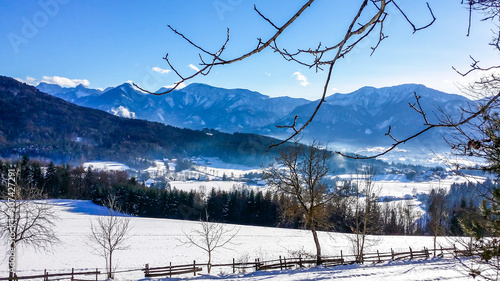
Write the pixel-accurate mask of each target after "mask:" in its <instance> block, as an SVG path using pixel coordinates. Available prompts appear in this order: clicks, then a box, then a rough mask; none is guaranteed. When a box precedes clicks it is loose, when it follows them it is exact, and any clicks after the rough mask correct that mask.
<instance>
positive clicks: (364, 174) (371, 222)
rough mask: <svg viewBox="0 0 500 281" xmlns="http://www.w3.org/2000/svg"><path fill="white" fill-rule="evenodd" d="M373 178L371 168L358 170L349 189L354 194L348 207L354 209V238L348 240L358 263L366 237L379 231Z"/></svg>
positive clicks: (352, 228) (376, 189)
mask: <svg viewBox="0 0 500 281" xmlns="http://www.w3.org/2000/svg"><path fill="white" fill-rule="evenodd" d="M374 176H375V171H374V169H373V167H371V166H366V167H363V168H360V169H358V172H357V179H355V180H353V181H351V183H352V184H353V185H354V186H353V188H352V189H351V190H353V191H354V194H353V196H351V203H350V204H349V205H350V206H352V207H354V210H353V212H354V225H353V226H351V231H352V232H353V233H354V236H351V237H350V239H351V242H352V244H353V248H354V253H355V255H356V256H357V260H358V261H359V262H363V253H364V250H365V246H366V239H367V237H366V236H367V235H368V234H374V233H376V232H377V231H379V230H380V229H381V225H380V219H379V218H380V209H379V206H378V204H377V202H378V198H379V194H380V188H378V187H376V186H375V184H374V182H373V177H374Z"/></svg>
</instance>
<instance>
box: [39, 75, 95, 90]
mask: <svg viewBox="0 0 500 281" xmlns="http://www.w3.org/2000/svg"><path fill="white" fill-rule="evenodd" d="M41 82H45V83H47V84H57V85H59V86H61V87H76V86H78V85H80V84H82V85H83V86H85V87H88V86H89V85H90V82H89V80H87V79H69V78H66V77H60V76H51V77H50V76H43V77H42V81H41Z"/></svg>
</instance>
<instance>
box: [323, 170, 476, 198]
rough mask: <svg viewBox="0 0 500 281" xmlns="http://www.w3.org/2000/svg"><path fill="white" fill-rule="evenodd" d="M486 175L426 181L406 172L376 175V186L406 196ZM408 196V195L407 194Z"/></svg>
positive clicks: (386, 192) (384, 192) (388, 193)
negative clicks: (415, 178) (418, 180)
mask: <svg viewBox="0 0 500 281" xmlns="http://www.w3.org/2000/svg"><path fill="white" fill-rule="evenodd" d="M333 177H334V178H335V177H338V178H340V179H356V178H357V176H356V175H351V174H344V175H335V176H333ZM484 180H485V178H484V177H473V176H467V177H463V176H447V177H446V178H444V179H439V180H438V179H434V180H431V181H425V182H416V181H409V180H408V179H407V178H406V176H405V175H404V174H387V175H377V176H374V179H373V183H374V184H375V187H377V188H380V196H393V197H396V198H405V195H412V194H413V193H415V192H416V193H429V192H430V191H431V190H432V189H433V188H444V189H445V190H449V189H450V187H451V185H452V184H453V183H465V182H468V181H484ZM406 197H408V196H406Z"/></svg>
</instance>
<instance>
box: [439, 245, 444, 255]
mask: <svg viewBox="0 0 500 281" xmlns="http://www.w3.org/2000/svg"><path fill="white" fill-rule="evenodd" d="M440 247H441V257H444V253H443V246H440Z"/></svg>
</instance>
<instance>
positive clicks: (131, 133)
mask: <svg viewBox="0 0 500 281" xmlns="http://www.w3.org/2000/svg"><path fill="white" fill-rule="evenodd" d="M42 87H45V89H46V90H50V89H52V90H53V89H56V88H57V87H52V88H50V87H51V86H47V85H42ZM49 88H50V89H49ZM77 88H78V87H77ZM125 89H127V88H126V87H125ZM56 90H60V89H56ZM64 90H65V91H66V94H68V95H70V96H72V97H73V98H79V99H82V98H88V97H90V96H95V97H97V98H99V99H100V100H101V101H104V99H103V98H104V97H106V96H103V95H102V93H98V92H93V91H95V90H91V89H88V90H89V91H88V92H87V91H86V89H81V88H80V89H76V88H75V89H64ZM122 90H123V89H122ZM106 92H110V93H112V94H113V96H112V97H116V96H120V94H119V93H120V89H117V88H114V89H110V90H108V91H106ZM78 93H79V94H78ZM137 96H139V95H137ZM142 98H144V100H147V98H148V96H146V95H143V96H142ZM123 100H128V98H127V97H126V96H123ZM276 142H277V140H275V139H272V138H269V137H263V136H259V135H255V134H243V133H234V134H227V133H221V132H218V131H215V130H206V131H199V130H190V129H179V128H175V127H172V126H166V125H164V124H161V123H158V122H150V121H146V120H138V119H128V118H122V117H117V116H113V115H111V114H109V113H106V112H103V111H101V110H96V109H91V108H86V107H82V106H78V105H75V104H73V103H70V102H67V101H64V100H62V99H60V98H57V97H53V96H51V95H48V94H46V93H43V92H41V91H40V90H38V89H36V88H35V87H32V86H29V85H26V84H24V83H21V82H18V81H16V80H14V79H12V78H9V77H4V76H0V157H7V158H8V157H11V156H13V157H19V156H22V155H29V156H31V157H35V156H36V157H41V158H45V159H50V160H53V161H60V162H72V163H83V162H86V161H91V160H111V161H119V162H123V163H127V164H130V165H134V164H137V161H140V159H145V158H146V159H162V158H163V157H186V156H206V157H219V158H221V159H222V160H224V161H226V162H233V163H247V164H250V165H257V166H259V165H261V164H264V162H266V161H267V160H269V159H270V158H272V157H273V156H272V155H273V153H271V154H269V155H266V154H264V151H265V150H266V149H267V148H268V147H269V145H271V144H272V143H276ZM266 159H267V160H266Z"/></svg>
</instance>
